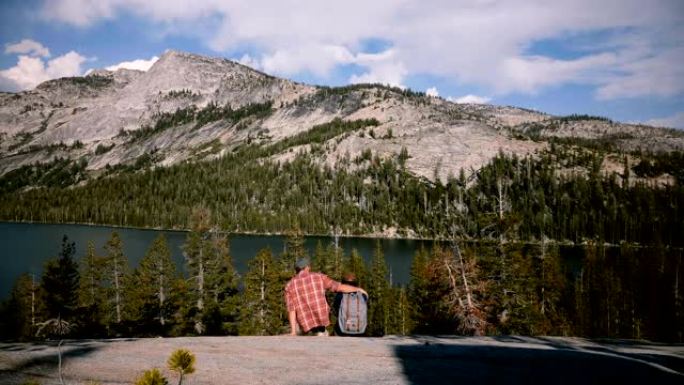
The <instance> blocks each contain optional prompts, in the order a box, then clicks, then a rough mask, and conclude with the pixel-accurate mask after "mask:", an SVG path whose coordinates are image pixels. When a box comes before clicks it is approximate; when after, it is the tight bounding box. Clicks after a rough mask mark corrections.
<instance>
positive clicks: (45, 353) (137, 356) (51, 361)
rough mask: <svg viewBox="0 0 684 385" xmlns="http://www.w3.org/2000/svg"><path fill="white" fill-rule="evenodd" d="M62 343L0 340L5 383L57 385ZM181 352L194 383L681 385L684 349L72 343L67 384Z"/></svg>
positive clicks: (484, 341)
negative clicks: (190, 356)
mask: <svg viewBox="0 0 684 385" xmlns="http://www.w3.org/2000/svg"><path fill="white" fill-rule="evenodd" d="M55 345H56V342H47V343H7V342H4V343H0V377H2V378H3V380H2V383H3V384H8V385H10V384H21V383H23V382H24V381H27V380H31V379H33V380H36V381H38V382H39V383H41V384H52V383H58V373H57V354H56V353H57V349H56V347H55ZM178 348H186V349H189V350H190V351H191V352H193V353H194V354H195V355H196V356H197V362H196V372H195V373H193V374H191V375H189V376H187V377H186V379H187V383H188V384H341V383H344V384H455V383H467V384H469V385H470V384H492V383H509V384H546V383H555V384H579V383H581V384H599V383H619V384H631V383H651V384H669V383H672V384H675V383H681V381H682V380H684V374H683V372H684V345H681V344H657V343H650V342H646V341H632V340H606V341H592V340H587V339H581V338H560V337H538V338H533V337H516V336H501V337H429V336H416V337H394V336H390V337H384V338H340V337H327V338H326V337H287V336H276V337H182V338H143V339H115V340H68V341H65V342H64V344H63V348H62V349H63V373H64V378H65V381H66V383H69V384H87V383H91V382H98V383H100V384H102V385H106V384H109V385H114V384H130V383H132V382H133V381H134V379H135V378H136V377H137V376H139V375H140V374H141V373H142V372H143V371H145V370H148V369H152V368H155V367H156V368H160V369H161V370H162V372H163V373H164V375H165V376H166V377H167V378H168V379H169V380H170V383H175V382H176V381H177V376H176V374H175V373H173V372H171V371H169V370H168V369H167V368H166V360H167V358H168V356H169V355H170V354H171V352H172V351H173V350H175V349H178Z"/></svg>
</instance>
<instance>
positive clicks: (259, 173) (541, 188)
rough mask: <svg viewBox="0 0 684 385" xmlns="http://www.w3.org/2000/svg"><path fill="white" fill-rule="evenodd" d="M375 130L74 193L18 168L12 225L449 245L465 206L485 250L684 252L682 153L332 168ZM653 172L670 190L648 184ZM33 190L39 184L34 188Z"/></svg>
mask: <svg viewBox="0 0 684 385" xmlns="http://www.w3.org/2000/svg"><path fill="white" fill-rule="evenodd" d="M375 124H376V122H374V121H361V122H340V121H333V122H331V123H329V124H326V125H325V127H323V128H325V130H324V129H323V128H314V129H312V130H311V131H310V132H309V133H308V135H309V136H310V137H308V136H306V135H303V134H300V135H298V136H297V137H295V138H290V139H286V140H285V142H283V143H281V142H278V143H276V144H272V145H270V146H261V145H257V144H251V145H243V146H240V147H238V148H235V149H234V151H233V152H230V153H228V154H226V155H225V156H223V157H221V158H220V159H216V160H211V161H206V162H195V163H183V164H178V165H175V166H171V167H160V168H155V169H147V170H143V171H132V170H131V171H129V172H118V173H116V174H115V175H106V176H102V177H100V178H98V179H94V180H90V181H88V182H87V183H84V184H83V183H82V184H80V185H78V186H68V187H67V186H66V185H68V184H69V183H71V182H73V181H76V180H80V176H79V175H80V174H79V173H80V170H81V168H80V167H81V166H79V167H71V168H69V167H61V168H60V169H61V170H65V171H64V172H57V168H56V166H54V167H53V166H50V167H49V168H46V169H45V170H43V169H41V168H36V167H30V168H25V169H18V170H16V172H12V173H8V174H6V175H5V176H3V177H2V178H1V179H0V182H1V183H0V186H2V187H0V192H2V193H1V196H2V199H0V218H2V219H3V220H16V221H35V222H50V223H74V222H75V223H97V224H107V225H122V226H135V227H152V228H170V229H178V228H181V229H188V228H189V219H188V218H190V214H191V211H192V207H193V206H195V205H197V204H199V205H203V206H205V207H207V208H208V209H209V210H210V211H211V212H212V216H213V217H214V218H215V219H216V222H217V223H218V226H219V227H220V228H221V229H222V230H224V231H229V232H260V233H283V232H286V231H288V230H289V229H291V228H292V227H293V226H294V225H296V226H298V227H299V228H300V229H301V230H302V231H303V232H304V233H306V234H330V233H331V231H332V229H333V228H340V230H341V231H342V232H343V233H344V234H349V235H355V234H374V233H376V234H377V233H380V232H382V231H383V230H385V229H387V228H396V229H397V232H398V234H399V235H400V236H415V237H423V238H431V239H441V238H445V237H447V236H448V235H449V232H450V226H451V223H452V222H453V217H454V215H455V214H454V213H455V212H456V208H457V207H465V208H467V209H468V210H467V211H466V212H467V214H466V215H467V216H468V217H469V218H470V221H469V226H470V227H471V228H470V229H469V230H470V231H471V232H473V233H475V234H479V235H478V237H480V238H484V239H496V238H498V237H499V235H500V233H502V232H504V231H505V232H507V237H508V238H510V239H515V240H521V241H536V242H538V241H539V240H540V239H541V237H542V235H543V236H544V237H547V238H550V239H552V240H555V241H558V242H567V243H574V244H582V243H586V242H596V243H610V244H615V245H618V244H620V243H623V242H627V243H631V244H641V245H666V246H672V247H682V246H684V237H682V234H684V220H682V218H684V212H683V210H684V185H683V184H682V175H681V166H682V162H681V159H683V158H682V155H681V154H680V153H673V154H671V155H657V154H653V155H643V157H642V159H643V160H641V161H639V162H635V161H634V160H633V159H632V158H630V157H629V156H627V155H624V156H623V157H622V159H621V160H618V162H619V163H620V162H621V163H622V166H621V167H619V168H620V169H619V170H616V171H612V172H607V171H604V169H603V168H602V167H603V166H602V165H603V164H604V163H605V162H606V159H608V154H607V153H606V152H603V151H600V150H596V149H587V148H583V147H580V146H575V145H569V144H561V143H557V144H552V145H551V146H550V147H549V148H548V149H546V150H543V151H541V152H539V153H537V154H535V155H533V156H532V155H531V156H526V157H518V156H515V155H507V154H499V155H498V156H496V157H495V158H494V159H492V160H491V161H490V163H489V164H487V165H486V166H484V167H483V168H482V169H480V170H479V171H478V172H475V173H472V174H470V175H468V176H467V175H466V173H465V172H464V171H461V172H460V173H459V174H458V175H454V174H449V175H448V177H447V178H445V179H439V178H438V179H436V180H435V181H434V182H433V181H428V180H426V179H423V178H419V177H416V176H414V175H412V174H411V173H409V172H408V171H407V170H406V163H407V161H408V160H410V157H411V154H409V153H408V152H407V151H405V149H404V150H402V151H401V152H400V153H399V154H396V155H394V156H386V157H380V156H378V154H374V153H372V152H371V151H365V152H364V153H362V154H361V155H360V156H357V157H356V158H354V159H352V158H351V156H343V157H342V158H341V159H340V160H339V162H338V164H337V165H335V166H329V165H326V164H323V165H321V163H320V162H319V159H318V158H317V155H316V153H317V150H316V149H317V148H319V147H320V148H323V147H322V146H330V145H331V142H332V141H331V140H328V139H329V137H328V136H327V134H325V132H327V131H329V130H333V131H335V132H346V134H350V132H351V130H357V131H358V130H360V131H363V130H366V129H367V127H368V126H370V127H371V128H372V126H373V125H375ZM309 142H312V143H314V145H312V146H311V149H310V151H308V152H307V151H305V150H301V149H300V150H296V151H297V152H295V153H294V157H293V158H292V159H291V160H290V161H288V162H284V163H280V162H277V161H275V160H273V158H272V156H273V155H275V154H279V153H282V152H288V151H293V152H294V151H295V150H294V148H293V147H290V146H295V145H301V144H302V143H309ZM316 146H318V147H316ZM297 148H299V147H297ZM157 155H158V154H154V155H148V158H145V159H142V158H141V162H142V163H144V162H143V160H144V161H145V162H149V157H154V156H157ZM60 165H61V163H60ZM140 167H143V166H137V165H136V166H135V167H133V169H137V168H140ZM119 171H121V170H119ZM439 171H440V170H437V169H436V170H435V174H436V175H439ZM60 175H62V176H63V178H65V180H66V182H64V183H62V182H63V181H60V180H59V179H58V177H60ZM654 175H661V176H663V177H666V178H670V179H669V181H670V182H669V183H667V184H665V185H662V184H659V183H660V182H658V181H655V180H649V179H643V178H640V177H642V176H654ZM32 182H35V183H36V184H37V185H38V186H39V187H38V188H31V189H26V188H25V187H26V186H29V185H31V183H32ZM494 222H497V223H494Z"/></svg>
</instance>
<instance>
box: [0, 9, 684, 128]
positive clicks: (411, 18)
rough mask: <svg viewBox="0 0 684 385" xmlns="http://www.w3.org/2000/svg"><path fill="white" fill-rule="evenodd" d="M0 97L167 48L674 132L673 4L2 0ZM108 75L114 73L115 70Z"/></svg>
mask: <svg viewBox="0 0 684 385" xmlns="http://www.w3.org/2000/svg"><path fill="white" fill-rule="evenodd" d="M0 4H1V5H0V7H2V8H1V10H2V11H1V12H0V44H1V45H0V48H2V49H3V51H2V53H0V90H4V91H18V90H23V89H30V88H32V87H34V86H35V85H36V84H38V83H39V82H41V81H44V80H47V79H50V78H54V77H61V76H76V75H82V74H84V73H85V72H86V71H88V70H89V69H93V68H106V67H112V66H115V67H113V68H118V67H129V68H138V69H143V70H144V69H146V68H148V67H149V66H150V65H152V64H153V62H154V60H155V58H156V57H158V56H159V55H161V54H162V53H163V52H164V50H166V49H177V50H183V51H188V52H193V53H198V54H205V55H211V56H221V57H227V58H231V59H234V60H237V61H241V62H243V63H245V64H248V65H250V66H253V67H256V68H258V69H260V70H262V71H265V72H267V73H271V74H274V75H277V76H282V77H287V78H290V79H294V80H297V81H302V82H306V83H314V84H325V85H343V84H349V83H356V82H381V83H388V84H393V85H398V86H402V87H409V88H411V89H414V90H418V91H429V93H431V94H438V95H439V96H441V97H444V98H448V99H450V100H453V101H458V102H489V103H493V104H502V105H514V106H521V107H526V108H532V109H536V110H540V111H545V112H549V113H552V114H558V115H565V114H570V113H586V114H592V115H601V116H606V117H609V118H612V119H615V120H619V121H624V122H648V123H651V124H657V125H663V126H670V127H678V128H684V66H683V65H682V64H681V63H684V1H681V0H603V1H594V0H592V1H589V0H556V1H551V2H550V1H545V0H528V1H522V0H520V1H518V0H508V1H499V0H443V1H442V0H430V1H425V0H423V1H419V0H374V1H371V2H369V1H367V0H364V1H361V0H347V1H345V2H330V1H322V0H251V1H219V0H193V1H191V2H188V1H180V0H45V1H44V0H24V1H15V0H5V1H2V2H1V3H0ZM116 66H118V67H116Z"/></svg>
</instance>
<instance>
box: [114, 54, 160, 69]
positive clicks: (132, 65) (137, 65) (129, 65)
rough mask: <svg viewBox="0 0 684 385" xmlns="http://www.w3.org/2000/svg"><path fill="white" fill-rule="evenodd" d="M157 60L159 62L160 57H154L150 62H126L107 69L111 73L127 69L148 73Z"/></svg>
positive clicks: (140, 60)
mask: <svg viewBox="0 0 684 385" xmlns="http://www.w3.org/2000/svg"><path fill="white" fill-rule="evenodd" d="M157 60H159V57H157V56H153V57H151V58H150V59H149V60H145V59H136V60H131V61H124V62H121V63H118V64H114V65H111V66H109V67H105V69H106V70H109V71H116V70H118V69H121V68H126V69H129V70H139V71H147V70H148V69H150V67H152V65H153V64H154V63H155V62H156V61H157Z"/></svg>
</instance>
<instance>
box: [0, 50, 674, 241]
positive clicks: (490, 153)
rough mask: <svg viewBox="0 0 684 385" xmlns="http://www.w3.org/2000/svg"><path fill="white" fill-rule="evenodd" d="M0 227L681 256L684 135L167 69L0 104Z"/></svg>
mask: <svg viewBox="0 0 684 385" xmlns="http://www.w3.org/2000/svg"><path fill="white" fill-rule="evenodd" d="M0 132H1V133H0V220H14V221H40V222H76V223H99V224H109V225H121V226H140V227H155V228H180V229H187V228H188V227H189V226H190V221H189V218H191V217H192V216H193V212H194V211H196V210H201V209H207V210H209V211H210V212H211V215H212V217H213V221H214V222H215V224H216V225H217V226H219V227H220V228H222V229H224V230H227V231H234V232H235V231H239V232H259V233H282V232H287V231H290V230H301V231H303V232H304V233H307V234H330V233H332V232H335V233H340V232H341V233H344V234H350V235H351V234H357V235H374V236H403V237H424V238H443V237H453V236H454V235H455V233H454V231H455V230H457V229H458V231H460V232H461V235H460V236H461V237H465V236H466V235H467V237H470V238H485V239H490V240H492V239H496V240H498V241H499V242H503V241H504V240H506V239H520V240H531V241H534V242H536V241H538V240H539V239H546V238H550V239H552V240H556V241H559V242H566V241H567V242H572V243H582V242H588V241H591V242H607V243H612V244H618V243H622V242H635V243H640V244H646V243H647V244H667V245H681V243H682V239H681V234H682V231H684V222H683V221H681V218H682V217H684V151H682V150H684V132H682V131H677V130H672V129H663V128H655V127H648V126H644V125H633V124H623V123H618V122H613V121H610V120H609V119H606V118H602V117H595V116H586V115H570V116H560V117H559V116H552V115H549V114H544V113H541V112H537V111H531V110H527V109H522V108H516V107H508V106H493V105H471V104H454V103H451V102H449V101H447V100H444V99H441V98H436V97H430V96H427V95H425V94H423V93H417V92H413V91H411V90H405V89H399V88H392V87H387V86H382V85H377V84H358V85H350V86H345V87H334V88H331V87H320V86H310V85H306V84H300V83H296V82H292V81H289V80H285V79H279V78H276V77H273V76H269V75H267V74H264V73H261V72H259V71H256V70H254V69H251V68H249V67H246V66H244V65H241V64H238V63H234V62H232V61H229V60H225V59H218V58H207V57H203V56H198V55H193V54H189V53H183V52H177V51H167V52H166V53H165V54H164V55H163V56H162V57H161V58H160V59H159V60H158V61H157V62H156V63H155V64H154V65H153V66H152V67H151V68H150V69H149V70H148V71H147V72H140V71H131V70H118V71H115V72H110V71H105V70H97V71H93V72H91V73H90V74H88V75H87V76H84V77H74V78H62V79H56V80H51V81H48V82H45V83H42V84H40V85H39V86H38V87H36V89H34V90H31V91H26V92H21V93H16V94H7V93H5V94H1V95H0Z"/></svg>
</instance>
